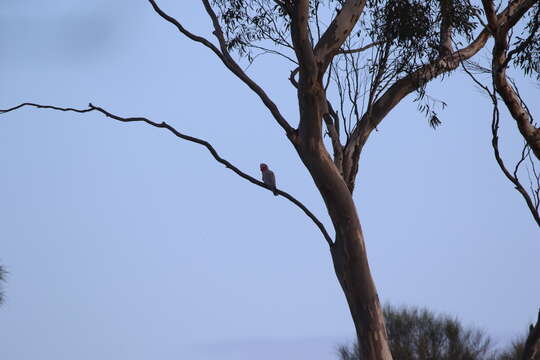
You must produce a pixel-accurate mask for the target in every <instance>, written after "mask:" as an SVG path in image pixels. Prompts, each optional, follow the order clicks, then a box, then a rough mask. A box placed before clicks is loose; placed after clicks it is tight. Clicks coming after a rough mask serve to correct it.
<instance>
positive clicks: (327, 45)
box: [315, 0, 366, 75]
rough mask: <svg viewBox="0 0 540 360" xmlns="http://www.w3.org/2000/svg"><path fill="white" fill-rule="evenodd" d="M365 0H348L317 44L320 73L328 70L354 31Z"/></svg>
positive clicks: (316, 54)
mask: <svg viewBox="0 0 540 360" xmlns="http://www.w3.org/2000/svg"><path fill="white" fill-rule="evenodd" d="M365 4H366V1H365V0H347V1H346V2H345V3H344V4H343V6H342V7H341V10H340V12H339V13H338V14H337V15H336V17H335V18H334V20H332V23H330V26H328V28H327V29H326V31H325V32H324V34H323V35H322V36H321V39H320V40H319V42H318V43H317V45H316V46H315V56H316V59H317V63H318V64H319V75H322V74H324V73H325V72H326V69H327V68H328V66H329V65H330V63H331V62H332V59H333V58H334V56H335V55H336V54H337V53H338V51H339V49H341V46H342V45H343V43H344V42H345V40H346V39H347V38H348V37H349V34H350V33H351V32H352V31H353V29H354V26H355V25H356V23H357V21H358V19H359V18H360V15H361V14H362V11H363V10H364V6H365Z"/></svg>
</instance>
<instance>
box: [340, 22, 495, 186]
mask: <svg viewBox="0 0 540 360" xmlns="http://www.w3.org/2000/svg"><path fill="white" fill-rule="evenodd" d="M488 38H489V31H488V30H487V29H484V30H483V31H482V32H481V33H480V34H479V35H478V37H477V38H476V39H475V40H474V41H473V42H471V43H470V44H469V45H468V46H466V47H464V48H462V49H460V50H458V51H455V52H453V53H451V54H449V55H447V56H444V57H442V58H438V59H437V60H435V61H433V62H431V63H429V64H426V65H424V66H422V67H420V68H419V69H418V70H416V71H415V72H413V73H411V74H409V75H407V76H405V77H404V78H401V79H399V80H397V81H396V82H394V84H392V86H390V87H389V88H388V89H387V90H386V91H385V92H384V94H382V95H381V96H380V97H379V98H378V99H377V100H376V101H374V102H373V105H371V107H370V109H369V112H366V113H365V114H363V115H362V118H361V119H360V121H359V122H358V124H357V125H356V127H355V128H354V130H353V132H352V133H351V136H350V138H349V141H348V142H347V144H346V145H345V155H344V156H345V158H347V157H350V158H353V157H354V156H353V154H355V153H356V154H358V152H359V151H361V150H362V148H363V146H364V145H365V143H366V141H367V139H368V137H369V135H370V134H371V132H372V131H373V130H374V129H375V128H376V127H377V126H378V125H379V124H380V122H381V121H382V120H383V119H384V117H385V116H386V115H387V114H388V113H389V112H390V111H391V110H392V109H393V108H394V107H395V106H396V105H397V104H398V103H399V102H400V101H401V100H402V99H403V98H404V97H405V96H407V95H409V94H410V93H412V92H413V91H415V90H416V89H418V88H419V87H421V86H422V85H423V84H425V83H426V82H428V81H430V80H431V79H433V78H435V77H437V76H439V75H441V74H443V73H446V72H449V71H451V70H454V69H456V68H457V67H458V66H459V64H460V63H461V61H463V60H466V59H469V58H470V57H472V56H473V55H475V54H476V53H477V52H478V51H480V49H482V47H483V46H484V45H485V44H486V42H487V40H488ZM354 176H356V173H351V177H354Z"/></svg>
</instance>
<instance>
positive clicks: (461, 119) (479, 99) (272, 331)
mask: <svg viewBox="0 0 540 360" xmlns="http://www.w3.org/2000/svg"><path fill="white" fill-rule="evenodd" d="M178 3H179V2H175V1H172V0H169V1H161V2H160V4H162V6H163V7H164V8H165V9H167V10H168V11H170V13H171V14H173V15H175V16H176V17H178V18H179V19H181V20H182V21H183V22H184V23H185V25H186V26H187V27H189V28H190V29H192V30H193V31H195V32H197V33H200V34H203V35H208V34H210V22H209V20H208V19H207V18H206V17H205V15H204V11H203V9H202V7H201V6H200V4H199V3H198V2H181V4H180V5H179V4H178ZM0 30H1V31H0V44H1V46H2V49H3V51H2V56H1V57H0V77H1V78H2V82H0V94H1V99H2V100H1V104H0V108H7V107H10V106H13V105H16V104H18V103H21V102H25V101H34V102H39V103H46V104H55V105H59V106H76V107H85V106H86V104H87V103H88V102H92V103H94V104H96V105H99V106H102V107H104V108H106V109H108V110H109V111H111V112H113V113H116V114H118V115H122V116H147V117H149V118H152V119H153V120H155V121H167V122H169V123H170V124H172V125H173V126H175V127H177V128H178V129H179V130H181V131H183V132H185V133H188V134H191V135H194V136H200V137H204V138H205V139H207V140H209V141H210V142H211V143H212V144H214V146H215V147H216V148H217V149H218V150H219V151H220V153H221V154H222V156H224V157H225V158H227V159H229V160H231V161H232V162H233V163H235V164H236V165H237V166H238V167H239V168H241V169H242V170H244V171H246V172H248V173H250V174H252V175H253V176H259V170H258V164H259V163H260V162H262V161H264V162H266V163H268V164H269V165H270V166H271V168H272V169H273V170H274V171H275V173H276V176H277V180H278V184H279V186H280V187H282V188H283V189H284V190H286V191H288V192H290V193H291V194H293V195H294V196H296V197H297V198H298V199H300V200H301V201H303V202H304V203H305V204H306V205H307V206H309V208H310V209H311V210H312V211H313V212H315V213H316V214H317V215H318V216H319V217H320V218H321V220H323V221H324V222H325V224H329V220H328V217H327V215H326V214H325V210H324V206H323V203H322V201H321V199H320V197H319V196H318V194H317V192H316V190H315V187H314V185H313V182H312V180H311V179H310V178H309V176H308V174H307V172H306V171H305V169H304V168H303V165H302V164H301V162H300V161H299V159H298V157H297V155H296V154H295V153H294V150H293V148H292V147H291V145H290V144H288V142H287V140H286V138H285V137H284V136H283V133H282V130H281V129H280V128H279V127H278V126H277V125H276V124H275V123H274V122H273V121H272V119H271V117H270V115H269V114H268V113H267V112H266V111H265V109H264V107H263V106H262V105H261V104H260V101H259V99H258V98H257V97H256V96H254V95H253V94H252V93H251V92H250V91H249V89H247V88H246V87H245V86H244V85H242V84H241V83H239V82H238V81H237V80H236V79H235V78H234V77H233V76H232V75H231V74H229V73H228V72H227V71H226V70H225V69H224V67H223V66H222V64H221V63H220V62H219V61H218V60H217V59H216V58H215V57H213V56H212V55H211V54H210V53H209V52H208V51H207V50H206V49H205V48H203V47H201V46H198V45H197V44H194V43H191V42H190V41H188V40H186V39H184V38H183V37H181V36H180V35H179V34H177V33H176V32H175V29H174V28H173V27H172V26H170V24H167V23H165V22H164V21H163V20H161V18H159V17H158V16H157V15H156V14H155V13H153V12H152V10H151V8H150V6H149V4H148V3H147V2H146V1H127V0H118V1H115V2H110V1H102V0H99V1H98V0H96V1H92V2H85V1H81V0H76V1H75V0H72V1H67V0H59V1H55V2H54V4H50V3H48V4H45V3H43V2H41V1H37V0H25V1H15V0H9V1H4V2H3V3H2V5H1V6H0ZM487 54H488V50H485V51H484V52H483V53H482V54H480V55H479V57H478V58H479V59H480V60H482V59H484V60H485V59H486V56H487ZM290 70H291V69H290V66H289V65H288V64H285V63H283V62H281V61H280V60H276V59H272V58H270V57H266V58H261V60H260V61H259V62H258V63H256V64H255V65H253V66H252V67H251V68H250V69H249V74H250V75H252V76H253V77H254V78H255V79H256V80H257V81H258V82H259V83H260V84H261V85H263V86H264V87H265V88H266V89H268V92H269V94H270V96H271V97H272V98H273V99H274V100H275V101H276V103H277V104H278V105H279V106H280V109H281V110H282V112H283V113H284V114H286V116H287V117H288V118H290V119H295V117H296V114H297V108H296V106H297V105H296V103H295V100H296V95H295V93H294V91H293V89H292V87H291V86H290V84H289V83H288V80H287V77H288V74H289V71H290ZM521 83H522V84H523V90H522V92H523V93H524V95H525V97H527V98H529V99H532V98H534V96H535V93H536V94H537V93H538V88H536V87H535V86H534V84H533V82H532V80H530V79H522V80H521ZM430 91H431V92H432V94H433V95H434V96H436V97H438V98H443V99H444V100H445V101H446V102H447V103H448V105H449V106H448V108H447V109H446V110H445V111H444V112H442V113H441V114H440V118H441V120H442V121H443V125H442V126H441V127H440V128H439V129H438V130H436V131H433V130H432V129H431V128H430V127H429V126H428V124H427V121H426V119H425V118H424V117H423V115H421V114H419V113H418V112H417V111H416V105H415V104H413V103H412V102H411V101H410V100H411V99H407V100H406V101H404V102H403V103H402V104H400V105H399V106H398V107H397V108H396V109H394V110H393V111H392V112H391V113H390V115H389V116H388V117H387V119H385V120H384V122H383V123H382V124H381V126H380V127H379V131H378V132H376V133H374V134H373V136H372V137H371V138H370V140H369V142H368V145H367V147H366V149H365V151H364V154H363V159H362V163H361V165H360V171H359V178H358V180H357V184H358V185H357V191H356V194H355V199H356V201H357V206H358V211H359V214H360V217H361V221H362V225H363V228H364V232H365V235H366V242H367V248H368V253H369V259H370V264H371V266H372V270H373V274H374V277H375V281H376V284H377V287H378V290H379V295H380V298H381V300H382V301H383V302H390V303H392V304H396V305H400V304H407V305H418V306H427V307H429V308H430V309H433V310H435V311H441V312H445V313H448V314H452V315H455V316H458V317H459V318H460V319H462V320H463V321H464V322H465V323H466V324H469V325H473V326H478V327H482V328H485V329H487V330H488V331H489V332H490V333H491V334H492V335H493V336H494V337H495V338H496V339H497V340H499V341H500V342H501V343H504V342H506V341H508V340H511V339H513V338H514V336H516V335H519V334H521V333H522V332H523V331H524V330H525V326H526V325H527V324H528V322H530V321H532V320H533V319H534V318H535V315H536V311H537V309H538V307H539V305H540V304H539V303H538V299H540V285H539V284H538V282H537V281H535V279H536V274H537V273H538V266H537V263H538V254H539V253H540V238H539V232H538V229H537V227H536V225H535V224H534V222H533V220H532V218H531V217H530V215H529V214H528V213H527V211H526V208H525V205H524V203H523V201H522V200H521V199H520V198H519V196H518V194H517V192H515V190H513V188H512V186H510V184H509V183H508V182H507V181H506V180H505V179H504V178H503V176H502V174H501V173H500V172H499V170H498V168H497V165H496V164H495V161H494V159H493V155H492V153H491V148H490V132H489V131H490V128H489V126H490V123H489V122H490V109H489V103H488V100H487V99H486V97H485V96H484V95H482V94H481V93H480V91H479V90H477V89H475V88H474V87H473V86H472V85H471V84H470V82H469V81H468V80H467V79H466V77H465V76H463V74H461V73H459V72H457V73H455V74H454V75H453V76H452V77H451V78H449V79H447V80H445V82H444V83H441V82H440V81H438V80H436V81H434V82H433V84H432V85H430ZM531 106H532V110H533V112H534V111H535V110H536V111H537V109H538V104H537V103H536V104H532V103H531ZM503 120H504V121H503V124H502V125H503V126H502V129H501V134H502V140H501V141H502V144H501V146H502V147H503V149H504V152H505V154H506V156H507V157H508V158H509V159H511V158H512V157H513V156H515V155H516V150H518V149H519V146H520V144H521V139H520V137H519V135H518V134H517V131H516V129H515V126H514V124H513V123H512V122H511V120H510V119H509V118H508V116H507V115H506V113H505V114H504V118H503ZM292 122H294V121H292ZM0 163H1V164H2V167H3V174H2V177H0V196H1V199H2V201H1V202H0V219H1V222H0V224H1V226H0V262H1V263H2V264H4V265H5V266H6V267H7V269H8V270H9V272H10V273H9V277H8V283H7V284H6V287H5V288H6V295H7V301H6V304H5V306H3V308H1V309H0V338H1V339H2V346H0V358H2V359H10V360H27V359H28V360H30V359H36V358H39V359H44V360H48V359H51V360H52V359H55V360H63V359H66V360H67V359H73V358H76V359H80V360H85V359H96V358H99V359H103V360H107V359H118V358H130V359H134V360H139V359H150V358H157V357H159V358H161V359H179V358H180V359H201V360H202V359H218V358H219V359H238V360H242V359H252V358H253V357H254V356H258V358H260V359H266V358H268V359H274V358H282V359H297V358H308V357H310V358H312V359H321V360H323V359H324V360H326V359H332V358H335V347H336V345H337V344H339V343H343V342H347V341H349V340H350V339H351V337H352V335H353V332H354V329H353V326H352V322H351V320H350V316H349V314H348V309H347V306H346V303H345V300H344V297H343V295H342V293H341V290H340V288H339V285H338V283H337V281H336V279H335V275H334V274H333V269H332V264H331V260H330V256H329V253H328V250H327V247H326V245H325V242H324V240H323V238H322V237H321V236H320V234H319V233H318V232H317V229H316V228H315V227H314V226H313V224H312V223H311V222H310V221H309V219H307V218H306V217H305V216H304V215H303V214H302V213H301V212H300V211H299V210H297V209H296V208H295V207H294V206H292V205H291V204H290V203H288V202H287V201H286V200H284V199H283V198H275V197H274V196H272V195H271V194H270V193H269V192H267V191H263V190H262V189H261V188H259V187H255V186H253V185H251V184H249V183H246V182H245V181H244V180H242V179H240V178H239V177H237V176H236V175H234V174H233V173H232V172H230V171H228V170H227V169H225V168H224V167H223V166H222V165H220V164H217V163H216V162H215V161H213V160H212V159H211V158H210V156H209V154H208V153H207V152H206V151H205V150H204V149H203V148H202V147H200V146H198V145H195V144H191V143H186V142H182V141H179V140H178V139H176V138H175V137H173V136H171V135H170V134H168V133H167V132H165V131H163V130H160V129H156V128H151V127H148V126H144V125H143V124H121V123H117V122H114V121H112V120H110V119H105V118H104V117H102V116H99V115H98V114H84V115H79V114H69V113H58V112H52V111H43V110H40V111H38V110H30V109H27V110H21V111H18V112H16V113H10V114H7V115H3V116H2V117H0ZM254 354H255V355H254Z"/></svg>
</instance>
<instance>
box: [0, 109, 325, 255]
mask: <svg viewBox="0 0 540 360" xmlns="http://www.w3.org/2000/svg"><path fill="white" fill-rule="evenodd" d="M23 107H34V108H39V109H53V110H57V111H66V112H77V113H87V112H92V111H97V112H100V113H101V114H103V115H105V116H106V117H108V118H111V119H114V120H117V121H120V122H126V123H127V122H143V123H146V124H148V125H151V126H154V127H157V128H161V129H166V130H168V131H169V132H171V133H172V134H174V135H175V136H176V137H178V138H180V139H183V140H186V141H190V142H193V143H196V144H199V145H202V146H204V147H205V148H206V149H207V150H208V151H209V152H210V154H211V155H212V157H213V158H214V159H215V160H216V161H217V162H219V163H221V164H223V165H225V166H226V167H227V168H228V169H230V170H232V171H233V172H234V173H236V174H237V175H238V176H240V177H242V178H244V179H246V180H247V181H249V182H251V183H252V184H255V185H258V186H260V187H262V188H265V189H267V190H269V191H273V189H272V188H270V187H269V186H268V185H266V184H265V183H263V182H262V181H259V180H257V179H256V178H254V177H252V176H250V175H248V174H246V173H245V172H243V171H241V170H240V169H239V168H237V167H236V166H234V165H233V164H232V163H230V162H229V161H227V160H225V159H224V158H222V157H221V156H220V155H219V153H218V152H217V151H216V149H215V148H214V147H213V146H212V145H211V144H210V143H209V142H207V141H205V140H202V139H199V138H196V137H193V136H189V135H186V134H183V133H181V132H180V131H178V130H176V129H175V128H174V127H173V126H171V125H169V124H167V123H166V122H164V121H163V122H161V123H157V122H154V121H152V120H150V119H147V118H144V117H127V118H126V117H121V116H118V115H115V114H112V113H110V112H109V111H107V110H105V109H103V108H101V107H99V106H95V105H92V104H91V103H90V104H88V108H86V109H75V108H64V107H58V106H52V105H41V104H35V103H29V102H26V103H22V104H20V105H17V106H14V107H12V108H9V109H5V110H1V109H0V114H5V113H8V112H11V111H15V110H18V109H20V108H23ZM276 192H277V194H278V195H281V196H283V197H284V198H286V199H287V200H289V201H290V202H292V203H293V204H295V205H296V206H297V207H298V208H300V209H301V210H302V211H303V212H304V213H305V214H306V215H307V216H308V217H309V218H310V219H311V220H312V221H313V223H315V225H316V226H317V227H318V228H319V230H320V231H321V233H322V235H323V236H324V239H325V240H326V242H327V243H328V246H330V247H332V246H333V245H334V243H333V242H332V238H331V237H330V235H329V234H328V232H327V231H326V228H325V227H324V225H323V224H322V223H321V222H320V221H319V219H317V217H316V216H315V215H314V214H313V213H312V212H311V211H310V210H309V209H308V208H307V207H306V206H305V205H304V204H303V203H301V202H300V201H299V200H297V199H296V198H294V197H293V196H292V195H290V194H289V193H287V192H285V191H283V190H279V189H276Z"/></svg>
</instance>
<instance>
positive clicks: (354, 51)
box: [337, 40, 385, 54]
mask: <svg viewBox="0 0 540 360" xmlns="http://www.w3.org/2000/svg"><path fill="white" fill-rule="evenodd" d="M384 43H385V42H384V41H382V40H381V41H375V42H372V43H371V44H367V45H366V46H362V47H360V48H358V49H340V50H339V51H338V52H337V53H338V54H355V53H360V52H363V51H366V50H369V49H371V48H372V47H374V46H377V45H382V44H384Z"/></svg>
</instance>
